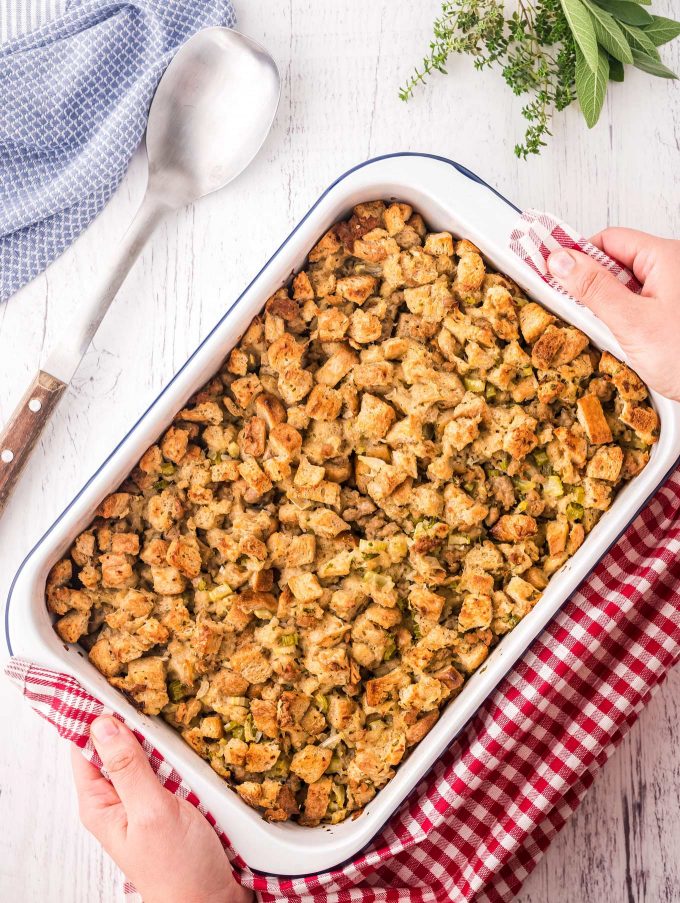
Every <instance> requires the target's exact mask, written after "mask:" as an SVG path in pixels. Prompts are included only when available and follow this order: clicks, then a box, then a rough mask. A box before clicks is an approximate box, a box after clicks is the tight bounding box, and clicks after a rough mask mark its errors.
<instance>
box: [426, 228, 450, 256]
mask: <svg viewBox="0 0 680 903" xmlns="http://www.w3.org/2000/svg"><path fill="white" fill-rule="evenodd" d="M425 250H426V251H427V253H428V254H433V255H434V256H435V257H438V256H439V255H440V254H447V255H448V256H449V257H450V256H451V255H452V254H453V238H452V236H451V233H450V232H430V234H429V235H428V236H427V238H426V239H425Z"/></svg>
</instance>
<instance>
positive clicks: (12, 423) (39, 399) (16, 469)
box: [0, 370, 66, 514]
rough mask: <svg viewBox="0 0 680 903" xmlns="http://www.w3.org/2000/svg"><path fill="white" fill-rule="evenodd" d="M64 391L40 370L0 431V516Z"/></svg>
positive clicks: (62, 384) (57, 380) (63, 384)
mask: <svg viewBox="0 0 680 903" xmlns="http://www.w3.org/2000/svg"><path fill="white" fill-rule="evenodd" d="M65 388H66V383H63V382H62V381H61V380H60V379H57V378H56V376H52V374H51V373H46V372H45V371H44V370H39V371H38V374H37V376H36V377H35V379H34V380H33V382H32V383H31V386H30V388H29V389H28V391H27V392H26V394H25V395H24V397H23V398H22V399H21V401H20V403H19V405H18V406H17V408H16V409H15V411H14V413H13V414H12V416H11V417H10V419H9V422H8V423H7V425H6V426H5V428H4V429H3V430H2V432H0V514H1V513H2V511H3V510H4V508H5V505H6V504H7V500H8V499H9V496H10V494H11V492H12V489H13V488H14V484H15V483H16V481H17V479H18V477H19V474H20V473H21V471H22V470H23V469H24V467H25V466H26V463H27V461H28V459H29V456H30V454H31V451H32V450H33V446H34V445H35V443H36V442H37V441H38V437H39V436H40V434H41V433H42V431H43V429H44V428H45V425H46V424H47V421H48V420H49V419H50V416H51V415H52V411H54V409H55V408H56V406H57V404H58V403H59V399H60V398H61V396H62V395H63V394H64V389H65Z"/></svg>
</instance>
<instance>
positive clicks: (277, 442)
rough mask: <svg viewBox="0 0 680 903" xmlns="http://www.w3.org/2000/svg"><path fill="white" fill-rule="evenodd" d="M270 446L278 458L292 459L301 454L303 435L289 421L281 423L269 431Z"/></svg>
mask: <svg viewBox="0 0 680 903" xmlns="http://www.w3.org/2000/svg"><path fill="white" fill-rule="evenodd" d="M269 446H270V448H271V450H272V451H273V452H274V454H275V455H276V456H277V457H278V458H284V459H285V460H291V459H294V458H296V457H297V456H298V455H299V454H300V449H301V448H302V436H301V435H300V433H299V432H298V430H296V429H295V428H294V427H292V426H290V424H288V423H279V424H277V425H276V426H274V427H272V429H271V430H270V431H269Z"/></svg>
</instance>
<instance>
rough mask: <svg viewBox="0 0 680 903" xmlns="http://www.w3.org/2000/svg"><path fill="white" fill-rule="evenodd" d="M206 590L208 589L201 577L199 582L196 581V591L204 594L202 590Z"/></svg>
mask: <svg viewBox="0 0 680 903" xmlns="http://www.w3.org/2000/svg"><path fill="white" fill-rule="evenodd" d="M207 588H208V584H207V583H206V582H205V580H204V579H203V577H201V578H200V580H199V581H198V583H197V584H196V589H197V590H200V591H201V592H204V590H206V589H207Z"/></svg>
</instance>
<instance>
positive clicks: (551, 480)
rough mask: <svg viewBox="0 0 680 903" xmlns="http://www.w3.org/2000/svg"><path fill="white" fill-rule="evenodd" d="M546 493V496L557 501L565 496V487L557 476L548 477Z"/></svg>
mask: <svg viewBox="0 0 680 903" xmlns="http://www.w3.org/2000/svg"><path fill="white" fill-rule="evenodd" d="M545 493H546V495H551V496H552V497H553V498H556V499H557V498H559V497H560V496H561V495H564V486H563V485H562V480H560V478H559V477H557V476H552V477H548V479H547V480H546V483H545Z"/></svg>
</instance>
